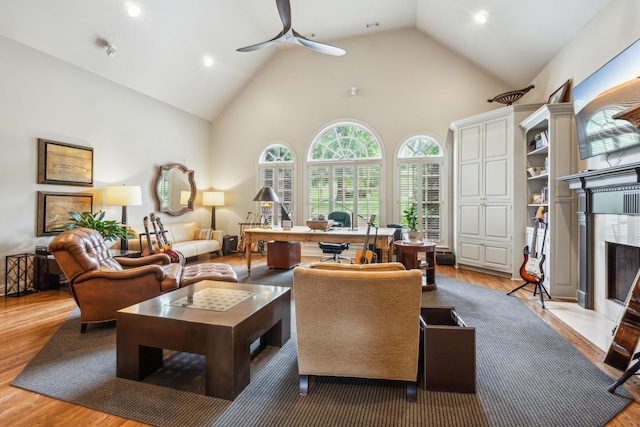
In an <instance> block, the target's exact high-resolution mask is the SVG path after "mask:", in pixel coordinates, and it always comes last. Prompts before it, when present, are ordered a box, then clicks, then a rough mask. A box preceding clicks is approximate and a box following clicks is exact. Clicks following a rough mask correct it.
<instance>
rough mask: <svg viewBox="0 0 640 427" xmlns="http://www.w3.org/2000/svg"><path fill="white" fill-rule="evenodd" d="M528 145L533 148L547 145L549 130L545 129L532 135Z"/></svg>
mask: <svg viewBox="0 0 640 427" xmlns="http://www.w3.org/2000/svg"><path fill="white" fill-rule="evenodd" d="M530 145H531V146H532V147H534V148H533V149H534V150H537V149H539V148H542V147H546V146H547V145H549V131H548V130H545V131H542V132H539V133H536V134H535V135H533V139H532V140H531V143H530Z"/></svg>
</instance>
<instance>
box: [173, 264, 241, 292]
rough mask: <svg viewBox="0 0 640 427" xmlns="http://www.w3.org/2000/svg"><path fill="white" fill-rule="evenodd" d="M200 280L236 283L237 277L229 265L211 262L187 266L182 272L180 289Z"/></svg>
mask: <svg viewBox="0 0 640 427" xmlns="http://www.w3.org/2000/svg"><path fill="white" fill-rule="evenodd" d="M201 280H218V281H221V282H237V281H238V276H237V275H236V272H235V271H233V268H231V266H230V265H229V264H221V263H215V262H211V263H206V264H196V265H188V266H186V267H184V269H183V270H182V280H181V281H180V287H182V286H187V285H190V284H192V283H196V282H199V281H201Z"/></svg>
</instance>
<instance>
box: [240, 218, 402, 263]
mask: <svg viewBox="0 0 640 427" xmlns="http://www.w3.org/2000/svg"><path fill="white" fill-rule="evenodd" d="M395 232H396V229H395V228H379V229H378V232H377V236H376V233H375V232H374V231H372V232H371V233H370V235H369V243H375V246H376V249H380V258H381V259H380V261H381V262H388V261H389V259H390V256H389V255H390V252H392V251H393V246H392V243H393V235H394V233H395ZM366 235H367V229H366V228H355V229H351V228H346V227H345V228H341V227H337V228H334V229H331V230H328V231H313V230H310V229H309V227H306V226H298V227H293V228H292V229H290V230H283V229H282V228H249V229H246V230H244V239H245V243H246V244H247V247H251V246H250V245H251V243H252V242H257V241H258V240H267V241H268V240H274V241H276V242H329V243H361V244H364V238H365V236H366ZM374 240H375V242H374ZM247 274H251V251H247Z"/></svg>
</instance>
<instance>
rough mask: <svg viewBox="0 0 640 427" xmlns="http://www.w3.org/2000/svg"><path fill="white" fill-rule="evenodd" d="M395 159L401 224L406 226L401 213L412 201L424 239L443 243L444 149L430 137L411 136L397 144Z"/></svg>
mask: <svg viewBox="0 0 640 427" xmlns="http://www.w3.org/2000/svg"><path fill="white" fill-rule="evenodd" d="M397 162H398V168H397V171H398V177H397V182H398V188H397V191H398V197H397V200H398V210H399V211H398V217H399V218H401V224H402V225H403V226H405V227H406V226H407V223H406V220H405V219H404V216H403V212H404V211H405V210H406V209H407V208H409V207H410V206H411V205H413V204H415V205H417V208H418V209H417V210H418V224H419V227H420V228H421V229H420V231H422V237H423V239H426V240H428V241H431V242H435V243H442V242H443V235H444V233H443V223H444V221H443V209H442V206H443V200H442V196H443V191H442V184H443V165H444V152H443V149H442V147H441V145H440V144H439V143H438V141H436V140H435V139H434V138H432V137H429V136H425V135H418V136H413V137H411V138H409V139H407V140H405V141H404V143H402V145H401V146H400V149H399V150H398V159H397Z"/></svg>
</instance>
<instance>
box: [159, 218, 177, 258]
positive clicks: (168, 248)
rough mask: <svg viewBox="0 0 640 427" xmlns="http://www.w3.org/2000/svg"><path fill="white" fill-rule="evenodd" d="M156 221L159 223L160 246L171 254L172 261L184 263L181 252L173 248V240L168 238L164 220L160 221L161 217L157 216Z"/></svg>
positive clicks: (166, 252) (163, 250)
mask: <svg viewBox="0 0 640 427" xmlns="http://www.w3.org/2000/svg"><path fill="white" fill-rule="evenodd" d="M155 219H156V223H157V224H158V229H159V230H158V233H157V236H158V245H159V246H160V250H161V251H162V252H164V253H165V254H167V255H169V258H171V262H176V263H180V264H182V260H181V258H180V254H179V253H178V252H176V251H174V250H173V248H172V246H171V242H170V241H168V240H167V234H166V233H167V232H166V231H165V229H164V225H162V221H160V218H159V217H155Z"/></svg>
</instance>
